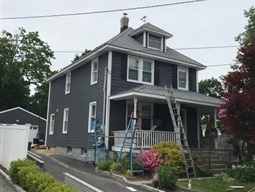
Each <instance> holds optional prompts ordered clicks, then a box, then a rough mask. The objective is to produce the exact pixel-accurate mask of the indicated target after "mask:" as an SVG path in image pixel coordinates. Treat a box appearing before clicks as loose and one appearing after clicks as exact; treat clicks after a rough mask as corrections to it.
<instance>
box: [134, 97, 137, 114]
mask: <svg viewBox="0 0 255 192" xmlns="http://www.w3.org/2000/svg"><path fill="white" fill-rule="evenodd" d="M136 112H137V97H134V118H136V116H137V114H136Z"/></svg>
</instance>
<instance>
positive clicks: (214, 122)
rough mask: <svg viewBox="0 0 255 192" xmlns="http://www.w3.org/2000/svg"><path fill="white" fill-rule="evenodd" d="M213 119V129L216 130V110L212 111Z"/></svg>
mask: <svg viewBox="0 0 255 192" xmlns="http://www.w3.org/2000/svg"><path fill="white" fill-rule="evenodd" d="M213 117H214V121H213V125H214V128H216V127H217V109H214V114H213Z"/></svg>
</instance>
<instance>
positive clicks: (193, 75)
mask: <svg viewBox="0 0 255 192" xmlns="http://www.w3.org/2000/svg"><path fill="white" fill-rule="evenodd" d="M189 91H193V92H196V91H197V71H196V69H192V68H189Z"/></svg>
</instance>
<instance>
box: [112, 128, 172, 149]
mask: <svg viewBox="0 0 255 192" xmlns="http://www.w3.org/2000/svg"><path fill="white" fill-rule="evenodd" d="M125 132H126V131H125V130H122V131H113V134H114V146H121V145H122V143H123V139H124V136H125ZM138 134H139V133H138V132H136V135H135V138H137V136H138ZM140 134H141V139H142V148H150V147H151V146H153V145H155V144H157V143H160V142H162V141H171V142H174V143H177V134H176V133H174V132H167V131H149V130H141V131H140ZM130 136H131V135H128V138H127V139H129V137H130Z"/></svg>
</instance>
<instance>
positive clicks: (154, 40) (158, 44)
mask: <svg viewBox="0 0 255 192" xmlns="http://www.w3.org/2000/svg"><path fill="white" fill-rule="evenodd" d="M148 47H149V48H154V49H159V50H161V49H162V38H161V37H157V36H154V35H151V34H148Z"/></svg>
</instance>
